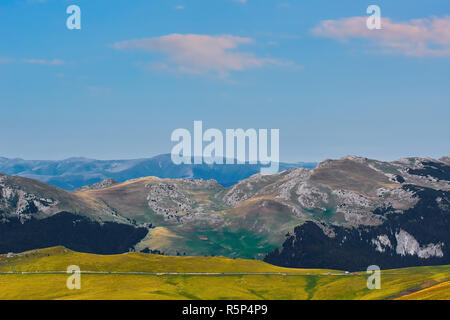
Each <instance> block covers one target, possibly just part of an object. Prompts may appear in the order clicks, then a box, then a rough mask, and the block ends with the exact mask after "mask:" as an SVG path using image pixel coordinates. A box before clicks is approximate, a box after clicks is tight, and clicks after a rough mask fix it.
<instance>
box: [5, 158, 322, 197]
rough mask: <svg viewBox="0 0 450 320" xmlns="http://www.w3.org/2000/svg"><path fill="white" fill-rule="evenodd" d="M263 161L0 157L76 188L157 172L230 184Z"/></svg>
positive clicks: (16, 168)
mask: <svg viewBox="0 0 450 320" xmlns="http://www.w3.org/2000/svg"><path fill="white" fill-rule="evenodd" d="M316 165H317V163H311V162H298V163H280V171H283V170H286V169H290V168H314V167H315V166H316ZM260 168H261V165H259V164H258V165H249V164H239V165H238V164H235V165H217V164H214V165H207V164H200V165H194V164H193V165H185V164H181V165H175V164H173V163H172V160H171V158H170V154H163V155H159V156H156V157H153V158H145V159H135V160H94V159H87V158H69V159H65V160H23V159H8V158H3V157H0V173H4V174H8V175H18V176H22V177H27V178H31V179H36V180H40V181H43V182H46V183H48V184H51V185H53V186H56V187H59V188H62V189H66V190H74V189H77V188H80V187H83V186H86V185H90V184H94V183H97V182H100V181H102V180H105V179H108V178H112V179H114V180H116V181H118V182H123V181H126V180H130V179H135V178H140V177H149V176H156V177H160V178H186V179H214V180H216V181H217V182H218V183H219V184H221V185H223V186H230V185H233V184H235V183H236V182H238V181H240V180H242V179H246V178H248V177H250V176H251V175H253V174H255V173H259V171H260Z"/></svg>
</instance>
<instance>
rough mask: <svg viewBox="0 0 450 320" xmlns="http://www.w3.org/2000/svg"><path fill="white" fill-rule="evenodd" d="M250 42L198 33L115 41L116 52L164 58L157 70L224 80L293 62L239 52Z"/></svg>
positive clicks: (242, 39) (229, 36)
mask: <svg viewBox="0 0 450 320" xmlns="http://www.w3.org/2000/svg"><path fill="white" fill-rule="evenodd" d="M251 43H253V40H252V39H251V38H244V37H236V36H232V35H221V36H210V35H199V34H170V35H166V36H162V37H155V38H146V39H136V40H128V41H122V42H117V43H115V44H113V47H114V48H115V49H117V50H125V49H129V50H142V51H148V52H157V53H162V54H164V55H166V60H165V61H162V62H161V61H160V62H158V63H157V66H158V68H159V70H161V66H164V68H163V69H168V70H174V69H176V70H177V71H179V72H184V73H195V74H204V73H210V72H214V73H216V74H218V75H219V76H221V77H225V76H227V75H228V74H229V72H231V71H243V70H246V69H251V68H260V67H263V66H266V65H285V66H286V65H289V64H291V65H292V66H293V64H292V63H289V62H284V61H280V60H277V59H272V58H260V57H257V56H255V55H254V54H253V53H249V52H242V51H238V50H237V48H238V47H239V46H240V45H247V44H251Z"/></svg>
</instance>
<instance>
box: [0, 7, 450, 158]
mask: <svg viewBox="0 0 450 320" xmlns="http://www.w3.org/2000/svg"><path fill="white" fill-rule="evenodd" d="M71 4H76V5H78V6H80V8H81V14H82V17H81V20H82V22H81V24H82V29H81V30H68V29H67V28H66V19H67V17H68V14H66V8H67V7H68V6H69V5H71ZM371 4H376V5H378V6H379V7H380V8H381V16H382V28H383V29H382V30H371V31H369V30H367V28H366V27H365V25H364V22H365V20H366V18H364V19H362V18H361V17H367V16H368V14H367V13H366V8H367V7H368V6H369V5H371ZM358 17H359V18H358ZM326 21H328V22H326ZM377 32H378V33H377ZM0 111H1V118H0V120H1V122H0V123H1V125H0V136H1V137H2V138H1V139H0V156H6V157H22V158H25V159H62V158H66V157H70V156H85V157H90V158H97V159H129V158H141V157H150V156H153V155H157V154H161V153H168V152H170V150H171V148H172V146H173V143H172V142H171V141H170V135H171V133H172V131H173V130H174V129H177V128H187V129H190V130H192V126H193V121H194V120H202V121H203V126H204V128H205V129H206V128H218V129H221V130H225V129H226V128H244V129H246V128H268V129H270V128H277V129H280V159H281V160H283V161H316V160H322V159H324V158H338V157H341V156H345V155H348V154H355V155H360V156H366V157H370V158H377V159H382V160H393V159H396V158H400V157H404V156H413V155H418V156H431V157H440V156H443V155H445V154H449V153H450V148H449V140H450V139H449V138H450V126H449V123H450V2H448V1H446V0H442V1H439V0H430V1H426V2H425V1H411V0H410V1H402V0H398V1H357V0H349V1H346V0H340V1H322V0H317V1H293V0H292V1H289V0H287V1H271V0H264V1H260V0H247V1H238V0H208V1H206V0H202V1H200V0H196V1H194V0H191V1H189V0H185V1H181V0H180V1H172V0H164V1H163V0H161V1H158V0H154V1H148V0H147V1H144V0H134V1H122V0H120V1H116V0H114V1H106V0H89V1H88V0H80V1H63V0H46V1H45V0H15V1H9V0H2V1H1V2H0Z"/></svg>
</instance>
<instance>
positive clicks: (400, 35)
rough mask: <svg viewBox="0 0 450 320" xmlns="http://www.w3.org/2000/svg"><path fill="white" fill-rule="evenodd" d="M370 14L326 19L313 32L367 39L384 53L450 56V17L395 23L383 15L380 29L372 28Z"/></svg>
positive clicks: (346, 38) (339, 37)
mask: <svg viewBox="0 0 450 320" xmlns="http://www.w3.org/2000/svg"><path fill="white" fill-rule="evenodd" d="M366 21H367V17H351V18H345V19H340V20H325V21H322V22H321V23H320V24H319V26H317V27H316V28H314V29H313V30H312V33H313V34H315V35H317V36H321V37H328V38H333V39H337V40H341V41H348V40H350V39H354V38H361V39H368V40H370V41H371V43H372V44H373V45H375V46H377V47H379V48H380V49H381V52H383V53H397V54H402V55H407V56H416V57H424V56H450V17H449V16H446V17H443V18H438V17H431V18H423V19H412V20H409V21H405V22H393V21H392V20H391V19H389V18H383V19H382V21H381V27H382V29H380V30H369V29H368V28H367V25H366Z"/></svg>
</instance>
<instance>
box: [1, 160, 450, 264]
mask: <svg viewBox="0 0 450 320" xmlns="http://www.w3.org/2000/svg"><path fill="white" fill-rule="evenodd" d="M0 217H1V221H2V222H1V223H0V229H1V230H0V252H8V251H23V250H27V249H33V248H39V247H49V246H54V245H64V246H66V247H69V248H71V249H74V250H78V251H86V252H94V253H117V252H124V251H127V250H128V249H133V250H138V251H141V250H144V251H146V252H162V253H165V254H170V255H176V254H186V255H220V256H228V257H241V258H257V259H265V260H266V261H268V262H270V263H273V264H276V265H280V266H289V267H314V268H336V269H350V270H362V269H363V268H366V267H367V266H368V265H371V264H376V265H379V266H380V267H382V268H392V267H406V266H416V265H436V264H450V249H449V248H450V234H449V232H448V230H449V228H450V163H449V158H448V157H444V158H441V159H439V160H436V159H429V158H406V159H400V160H397V161H393V162H383V161H377V160H371V159H367V158H361V157H355V156H349V157H344V158H341V159H339V160H325V161H323V162H321V163H320V164H319V165H318V166H317V167H316V168H314V169H305V168H291V169H288V170H285V171H282V172H279V173H277V174H274V175H268V176H267V175H260V174H255V175H253V176H251V177H249V178H247V179H243V180H241V181H239V182H238V183H236V184H234V185H233V186H230V187H224V186H223V185H221V184H219V183H217V182H216V181H215V180H204V179H163V178H158V177H141V178H137V179H132V180H128V181H125V182H122V183H117V182H115V181H113V180H111V179H110V180H107V181H104V182H101V183H97V184H95V185H92V186H88V187H85V188H82V189H79V190H78V191H75V192H73V191H66V190H62V189H60V188H57V187H54V186H51V185H48V184H46V183H43V182H40V181H37V180H33V179H29V178H24V177H17V176H7V175H1V176H0Z"/></svg>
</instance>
